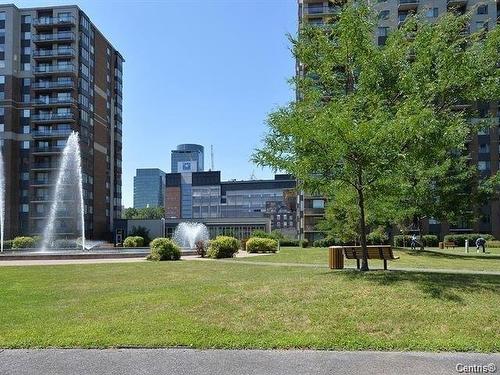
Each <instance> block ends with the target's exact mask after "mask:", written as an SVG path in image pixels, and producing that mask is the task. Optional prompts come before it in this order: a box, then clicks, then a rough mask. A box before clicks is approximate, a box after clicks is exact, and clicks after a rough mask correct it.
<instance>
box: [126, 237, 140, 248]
mask: <svg viewBox="0 0 500 375" xmlns="http://www.w3.org/2000/svg"><path fill="white" fill-rule="evenodd" d="M142 246H144V238H142V237H141V236H128V237H127V238H125V240H124V241H123V247H142Z"/></svg>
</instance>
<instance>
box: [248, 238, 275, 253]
mask: <svg viewBox="0 0 500 375" xmlns="http://www.w3.org/2000/svg"><path fill="white" fill-rule="evenodd" d="M246 251H247V252H249V253H258V252H265V253H275V252H276V251H278V241H276V240H273V239H271V238H259V237H251V238H250V239H248V241H247V243H246Z"/></svg>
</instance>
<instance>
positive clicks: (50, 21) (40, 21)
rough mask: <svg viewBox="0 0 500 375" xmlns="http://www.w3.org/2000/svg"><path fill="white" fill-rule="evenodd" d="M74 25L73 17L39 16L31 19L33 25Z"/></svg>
mask: <svg viewBox="0 0 500 375" xmlns="http://www.w3.org/2000/svg"><path fill="white" fill-rule="evenodd" d="M68 24H70V25H74V24H76V20H75V17H73V16H61V17H40V18H35V19H34V20H33V26H56V25H68Z"/></svg>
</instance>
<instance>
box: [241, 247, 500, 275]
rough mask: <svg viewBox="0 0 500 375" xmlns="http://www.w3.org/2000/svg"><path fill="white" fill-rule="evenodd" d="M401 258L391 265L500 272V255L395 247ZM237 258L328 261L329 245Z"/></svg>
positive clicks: (378, 266)
mask: <svg viewBox="0 0 500 375" xmlns="http://www.w3.org/2000/svg"><path fill="white" fill-rule="evenodd" d="M394 254H395V255H396V256H399V257H400V259H397V260H392V261H389V262H388V268H389V269H391V268H417V269H418V268H422V269H423V268H429V269H450V270H468V271H498V272H500V257H494V256H483V255H481V254H476V253H474V254H472V253H471V254H468V255H466V254H461V253H459V252H456V253H449V252H447V253H444V252H437V251H419V250H417V251H413V250H394ZM235 261H245V262H246V261H251V262H271V263H301V264H322V265H325V266H327V265H328V249H326V248H307V249H302V248H298V247H282V248H281V250H280V251H279V252H278V253H276V254H267V255H263V256H258V257H250V258H238V259H235ZM345 265H346V266H352V267H354V266H356V261H355V260H350V259H347V260H345ZM369 265H370V267H372V268H373V269H381V268H383V262H382V261H381V260H376V259H370V260H369Z"/></svg>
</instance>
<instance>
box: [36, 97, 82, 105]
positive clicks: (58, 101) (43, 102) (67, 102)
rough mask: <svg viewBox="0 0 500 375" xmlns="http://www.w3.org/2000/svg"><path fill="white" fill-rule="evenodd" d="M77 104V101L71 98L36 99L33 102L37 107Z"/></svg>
mask: <svg viewBox="0 0 500 375" xmlns="http://www.w3.org/2000/svg"><path fill="white" fill-rule="evenodd" d="M74 103H75V99H74V98H72V97H69V98H58V97H54V98H35V99H33V101H32V102H31V104H33V106H35V107H44V106H45V107H46V106H57V105H71V104H74Z"/></svg>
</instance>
